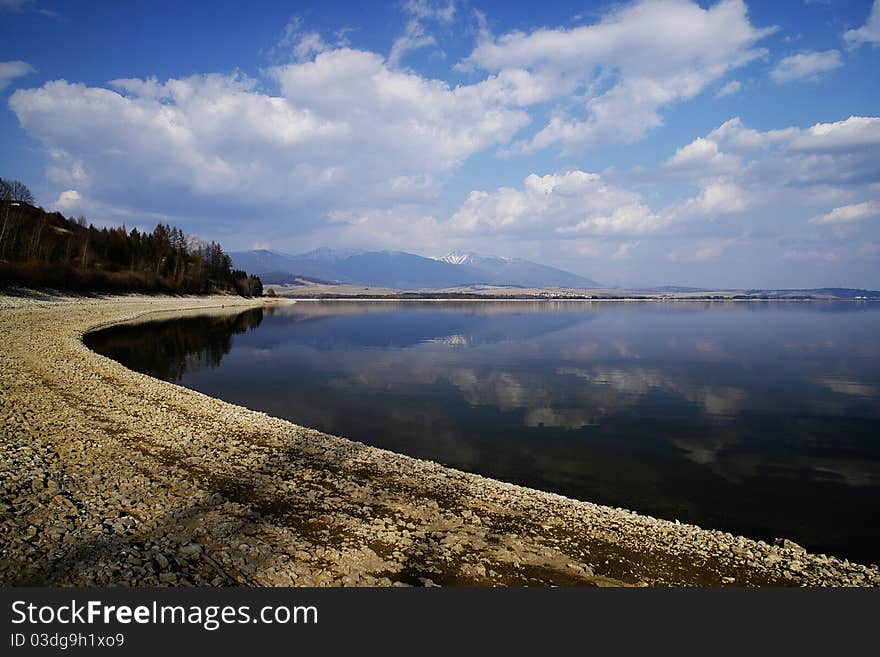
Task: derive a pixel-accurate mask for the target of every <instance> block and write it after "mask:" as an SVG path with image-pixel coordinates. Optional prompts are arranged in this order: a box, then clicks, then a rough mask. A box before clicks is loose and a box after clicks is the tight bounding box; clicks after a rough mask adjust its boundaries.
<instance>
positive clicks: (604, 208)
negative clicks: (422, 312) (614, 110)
mask: <svg viewBox="0 0 880 657" xmlns="http://www.w3.org/2000/svg"><path fill="white" fill-rule="evenodd" d="M747 207H748V200H747V198H746V195H745V193H744V192H743V190H742V189H740V188H739V187H738V186H737V185H736V184H734V183H731V182H727V181H725V180H724V179H722V178H719V179H711V180H707V181H704V182H703V183H702V184H701V186H700V191H699V192H698V194H697V195H696V196H694V197H688V198H684V199H681V200H679V201H676V202H674V203H671V204H669V205H667V206H665V207H663V208H660V209H659V210H653V209H652V208H651V207H650V206H649V205H648V204H647V203H646V202H645V201H644V200H643V199H642V198H641V196H640V195H639V194H637V193H635V192H633V191H630V190H627V189H624V188H622V187H620V186H616V185H613V184H611V183H609V182H608V181H607V180H605V179H604V178H603V177H602V176H601V175H600V174H598V173H588V172H585V171H578V170H573V171H566V172H562V173H558V174H547V175H543V176H539V175H537V174H532V175H530V176H528V177H527V178H526V179H525V180H524V181H523V186H522V187H521V188H511V187H501V188H499V189H497V190H495V191H493V192H487V191H473V192H471V193H470V194H469V196H468V197H467V200H466V201H465V202H464V204H463V205H462V206H461V208H459V210H458V211H457V212H456V213H455V214H453V216H452V217H451V218H450V219H449V221H448V223H447V225H446V228H447V229H449V230H451V231H452V232H454V233H459V234H461V233H463V234H473V235H481V234H482V235H487V234H493V235H517V234H519V235H535V234H541V233H543V234H547V233H552V234H554V235H556V236H557V237H559V238H568V237H579V236H581V235H600V236H617V235H644V234H650V233H655V232H657V231H660V230H663V229H665V228H667V227H669V226H671V225H673V224H677V223H680V222H685V221H690V220H697V219H709V218H714V217H718V216H721V215H727V214H735V213H737V212H742V211H743V210H745V209H746V208H747ZM625 254H626V251H623V252H621V255H625Z"/></svg>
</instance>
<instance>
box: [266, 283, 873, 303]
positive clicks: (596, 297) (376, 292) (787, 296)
mask: <svg viewBox="0 0 880 657" xmlns="http://www.w3.org/2000/svg"><path fill="white" fill-rule="evenodd" d="M266 288H267V289H271V290H272V291H273V293H275V294H277V295H278V296H279V297H283V298H289V299H326V300H345V299H353V300H356V301H357V300H366V301H368V300H374V299H384V300H396V301H704V302H711V301H852V302H868V301H880V292H869V291H865V292H869V294H866V295H864V296H863V295H861V294H858V295H856V294H853V292H854V291H853V290H847V292H848V293H849V294H848V295H842V294H832V293H829V292H820V291H806V290H757V291H749V292H745V291H742V290H716V291H711V290H700V291H685V292H647V291H639V290H623V289H615V288H596V289H591V290H577V289H569V288H520V287H511V286H497V285H485V286H462V287H458V288H443V289H437V290H398V289H394V288H383V287H364V286H358V285H343V284H339V285H328V284H314V283H310V284H303V285H267V286H266ZM859 292H862V291H859Z"/></svg>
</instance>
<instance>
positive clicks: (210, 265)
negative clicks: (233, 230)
mask: <svg viewBox="0 0 880 657" xmlns="http://www.w3.org/2000/svg"><path fill="white" fill-rule="evenodd" d="M5 285H21V286H27V287H38V288H58V289H69V290H77V291H102V292H167V293H179V294H209V293H218V292H219V293H235V294H240V295H243V296H259V295H261V294H262V293H263V286H262V283H261V281H260V279H259V278H258V277H257V276H248V275H247V273H245V272H244V271H241V270H233V269H232V261H231V259H230V258H229V256H228V255H227V254H225V253H224V252H223V249H222V248H221V247H220V245H219V244H217V243H216V242H210V243H202V242H200V241H198V240H195V239H194V238H191V237H189V236H187V235H185V234H184V233H183V231H181V230H180V229H178V228H173V227H171V226H167V225H162V224H160V225H158V226H156V228H155V230H153V231H152V232H149V233H148V232H142V231H138V230H137V229H131V230H128V229H126V228H125V227H115V228H96V227H95V226H93V225H90V224H89V223H88V221H87V220H86V219H85V218H83V217H79V218H77V219H69V218H67V217H65V216H63V215H62V214H60V213H58V212H53V213H50V212H46V211H45V210H43V209H42V208H38V207H35V206H34V205H33V197H32V196H31V194H30V192H29V191H28V190H27V188H26V187H25V186H24V185H22V184H21V183H18V182H17V181H6V180H3V179H2V178H0V286H5Z"/></svg>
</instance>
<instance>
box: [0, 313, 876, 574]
mask: <svg viewBox="0 0 880 657" xmlns="http://www.w3.org/2000/svg"><path fill="white" fill-rule="evenodd" d="M272 303H275V304H283V303H289V302H287V301H285V300H281V299H278V300H266V299H263V300H254V301H248V300H245V299H238V298H232V297H209V298H194V297H174V298H171V297H139V296H131V297H107V298H51V297H40V298H38V297H34V296H31V297H10V296H5V297H4V296H0V335H2V336H3V338H2V343H3V347H2V350H0V432H2V455H0V519H2V523H0V584H4V585H31V584H41V585H83V586H96V585H99V586H107V585H121V586H155V585H185V586H188V585H210V586H221V585H254V586H291V585H297V586H299V585H306V586H309V585H312V586H316V585H322V586H323V585H346V586H348V585H352V586H354V585H357V586H361V585H368V586H369V585H372V586H376V585H380V586H389V585H403V584H408V585H427V586H431V585H434V584H437V585H514V586H516V585H551V584H552V585H587V586H613V585H659V586H665V585H673V586H691V585H697V586H706V585H708V586H721V585H746V586H756V585H757V586H760V585H799V586H804V585H806V586H812V585H830V586H866V585H867V586H877V585H880V571H878V569H877V567H876V566H870V567H869V566H864V565H860V564H855V563H850V562H849V561H845V560H839V559H836V558H832V557H826V556H824V555H816V554H810V553H807V552H806V551H804V550H803V549H801V548H799V547H798V546H796V545H794V544H793V543H790V542H787V541H786V542H784V544H782V545H768V544H767V543H763V542H758V541H753V540H750V539H747V538H743V537H737V536H733V535H730V534H726V533H723V532H718V531H708V530H703V529H700V528H698V527H694V526H692V525H683V524H677V523H674V522H668V521H664V520H657V519H654V518H650V517H646V516H642V515H638V514H635V513H632V512H629V511H625V510H621V509H613V508H608V507H603V506H597V505H594V504H590V503H586V502H578V501H574V500H570V499H567V498H564V497H561V496H559V495H553V494H550V493H544V492H540V491H536V490H531V489H528V488H523V487H520V486H514V485H510V484H505V483H501V482H498V481H494V480H491V479H486V478H484V477H480V476H477V475H473V474H467V473H463V472H459V471H456V470H452V469H449V468H444V467H441V466H439V465H437V464H434V463H430V462H426V461H420V460H416V459H412V458H409V457H406V456H401V455H398V454H393V453H391V452H387V451H384V450H380V449H375V448H373V447H368V446H365V445H362V444H360V443H356V442H352V441H349V440H344V439H341V438H336V437H333V436H329V435H326V434H322V433H319V432H317V431H313V430H310V429H306V428H303V427H300V426H297V425H295V424H292V423H290V422H286V421H284V420H280V419H276V418H273V417H270V416H268V415H265V414H263V413H259V412H255V411H250V410H248V409H245V408H242V407H239V406H234V405H232V404H228V403H225V402H222V401H220V400H217V399H213V398H211V397H207V396H205V395H202V394H200V393H197V392H193V391H191V390H187V389H185V388H181V387H179V386H175V385H172V384H169V383H165V382H162V381H158V380H155V379H152V378H150V377H147V376H145V375H142V374H138V373H135V372H132V371H130V370H127V369H126V368H124V367H123V366H122V365H119V364H118V363H116V362H114V361H111V360H109V359H107V358H104V357H102V356H99V355H97V354H95V353H93V352H91V351H89V350H88V349H87V348H86V347H85V346H84V345H83V344H82V341H81V338H82V335H83V333H84V332H85V331H88V330H89V329H91V328H94V327H96V326H101V325H106V324H110V323H115V322H120V321H124V320H130V319H133V318H136V317H140V316H143V315H145V314H147V313H157V312H167V311H173V312H183V311H189V312H192V311H194V310H200V309H201V310H204V311H206V312H207V311H221V312H226V311H237V310H244V309H245V308H246V307H250V306H258V305H268V304H272ZM209 309H210V310H209ZM694 494H699V491H695V492H694ZM870 521H871V520H870V519H866V522H870Z"/></svg>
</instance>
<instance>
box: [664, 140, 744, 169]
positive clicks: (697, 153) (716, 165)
mask: <svg viewBox="0 0 880 657" xmlns="http://www.w3.org/2000/svg"><path fill="white" fill-rule="evenodd" d="M738 166H739V158H737V157H735V156H733V155H730V154H727V153H722V152H721V151H719V150H718V144H717V143H716V142H714V141H712V140H711V139H704V138H703V137H698V138H697V139H695V140H694V141H692V142H691V143H689V144H687V145H685V146H682V147H681V148H679V149H678V150H676V151H675V155H673V156H672V157H671V158H669V159H668V160H667V161H666V168H667V169H677V170H684V171H688V172H692V171H694V170H696V171H700V172H703V173H705V172H706V171H710V170H712V171H725V170H730V169H733V168H737V167H738Z"/></svg>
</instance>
